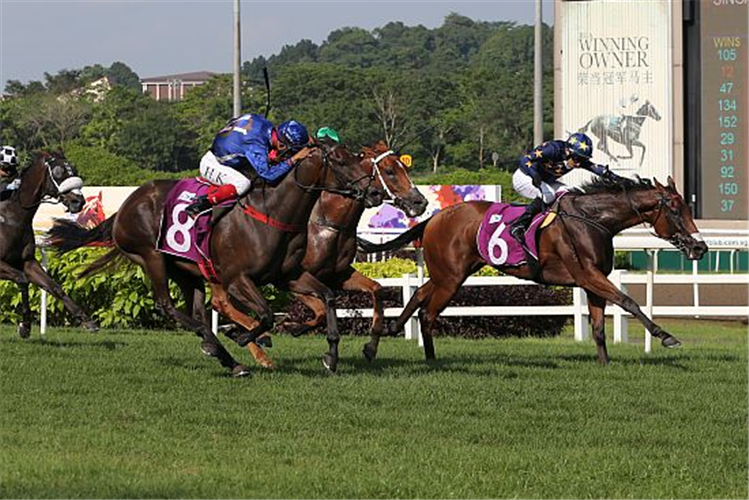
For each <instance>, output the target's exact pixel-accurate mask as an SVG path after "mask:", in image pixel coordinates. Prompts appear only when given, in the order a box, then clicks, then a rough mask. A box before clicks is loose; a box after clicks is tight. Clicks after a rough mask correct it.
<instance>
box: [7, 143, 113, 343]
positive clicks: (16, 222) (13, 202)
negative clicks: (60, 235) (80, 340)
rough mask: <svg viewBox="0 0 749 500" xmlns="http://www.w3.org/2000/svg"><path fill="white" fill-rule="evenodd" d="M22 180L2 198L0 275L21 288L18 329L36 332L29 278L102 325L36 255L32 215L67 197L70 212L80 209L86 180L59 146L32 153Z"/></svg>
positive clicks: (87, 323)
mask: <svg viewBox="0 0 749 500" xmlns="http://www.w3.org/2000/svg"><path fill="white" fill-rule="evenodd" d="M20 178H21V185H20V186H19V187H18V189H16V190H15V192H14V193H13V194H12V195H11V196H10V198H9V199H7V200H6V201H3V202H0V279H5V280H10V281H13V282H14V283H16V284H17V285H18V288H19V289H20V291H21V321H20V322H19V323H18V334H19V335H20V336H21V337H22V338H28V337H29V335H30V334H31V306H30V304H29V283H33V284H35V285H37V286H39V287H41V288H42V289H44V290H46V291H47V292H48V293H50V294H51V295H52V296H53V297H56V298H57V299H58V300H60V301H62V304H63V305H64V306H65V309H67V311H68V312H69V313H70V314H71V315H72V316H73V317H74V318H75V319H76V320H77V321H78V322H79V323H81V324H82V325H83V327H84V328H85V329H86V330H89V331H96V330H98V329H99V328H98V326H97V325H96V323H95V322H94V321H92V320H91V319H90V318H89V317H88V316H87V315H86V313H85V312H83V310H82V309H81V308H80V307H79V306H78V305H77V304H76V303H75V302H73V300H72V299H71V298H70V297H68V295H67V294H66V293H65V291H64V290H63V289H62V287H61V286H60V285H58V284H57V283H56V282H55V281H54V280H53V279H52V278H51V277H50V275H49V274H47V271H45V270H44V268H43V267H42V266H41V264H40V263H39V261H38V260H37V259H36V241H35V238H34V228H33V221H34V216H35V215H36V212H37V210H38V209H39V205H41V204H42V203H50V202H51V200H55V201H56V202H60V203H62V204H63V205H64V206H65V208H66V210H67V211H68V212H70V213H78V212H80V211H81V209H82V208H83V205H84V203H85V201H86V200H85V199H84V197H83V194H82V193H81V189H80V188H81V187H82V186H83V181H82V180H81V178H80V177H78V175H77V173H76V171H75V169H74V168H73V166H72V165H71V164H70V163H68V161H67V160H66V159H65V155H64V154H63V153H62V152H60V151H44V152H40V153H36V154H34V155H33V159H32V164H31V166H29V167H27V168H25V169H24V170H23V171H21V173H20Z"/></svg>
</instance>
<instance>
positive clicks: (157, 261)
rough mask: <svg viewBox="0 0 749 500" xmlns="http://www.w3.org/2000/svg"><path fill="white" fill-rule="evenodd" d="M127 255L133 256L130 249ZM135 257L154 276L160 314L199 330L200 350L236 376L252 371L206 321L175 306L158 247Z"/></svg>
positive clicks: (155, 300)
mask: <svg viewBox="0 0 749 500" xmlns="http://www.w3.org/2000/svg"><path fill="white" fill-rule="evenodd" d="M126 255H128V256H130V254H129V253H127V252H126ZM132 260H134V261H136V262H138V263H140V264H141V265H142V266H143V269H144V270H145V271H146V274H148V277H149V278H150V279H151V290H152V292H153V298H154V302H155V304H156V309H157V310H158V311H159V312H160V313H161V314H163V315H165V316H167V317H169V318H172V319H174V320H175V321H177V322H178V323H179V324H181V325H183V326H184V327H186V328H187V329H189V330H192V331H194V332H195V333H197V334H198V336H200V337H201V338H202V339H203V342H202V344H201V345H200V348H201V350H202V351H203V352H204V353H205V354H207V355H209V356H212V357H215V358H218V361H219V363H221V366H223V367H225V368H228V369H229V370H231V371H232V374H233V375H234V376H236V377H240V376H244V375H248V374H249V370H248V369H247V367H246V366H244V365H241V364H239V363H237V362H236V361H235V360H234V358H233V357H232V356H231V354H229V351H227V350H226V349H225V348H224V346H223V345H221V342H219V340H218V339H217V338H216V336H215V335H214V334H213V332H212V331H211V329H210V328H209V327H208V325H207V324H205V323H201V322H200V321H197V320H195V319H193V318H192V317H190V316H188V315H187V314H185V313H183V312H181V311H179V310H177V308H176V307H175V306H174V302H173V301H172V298H171V296H170V295H169V283H168V281H167V275H166V264H165V262H164V257H163V255H162V254H160V253H159V252H157V251H156V250H153V249H149V250H147V251H146V252H145V253H144V254H141V255H138V257H137V258H132Z"/></svg>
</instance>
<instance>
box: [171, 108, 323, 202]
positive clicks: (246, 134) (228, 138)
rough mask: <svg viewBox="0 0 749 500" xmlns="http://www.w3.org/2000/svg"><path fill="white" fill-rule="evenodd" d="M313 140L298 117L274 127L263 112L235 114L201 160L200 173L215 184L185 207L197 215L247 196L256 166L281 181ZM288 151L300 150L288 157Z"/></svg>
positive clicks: (261, 173)
mask: <svg viewBox="0 0 749 500" xmlns="http://www.w3.org/2000/svg"><path fill="white" fill-rule="evenodd" d="M309 141H310V138H309V134H308V133H307V129H306V128H305V127H304V125H302V124H301V123H299V122H297V121H295V120H289V121H285V122H283V123H281V124H280V125H279V126H278V127H274V126H273V124H272V123H271V122H270V121H268V120H267V119H266V118H265V117H264V116H263V115H256V114H246V115H242V116H240V117H239V118H233V119H232V120H231V121H230V122H229V123H228V124H227V125H226V126H225V127H224V128H223V129H221V130H220V131H219V133H218V135H217V136H216V138H215V139H214V140H213V145H212V146H211V149H210V151H208V152H207V153H206V154H205V155H204V156H203V158H202V159H201V160H200V175H202V176H203V177H204V178H205V179H207V180H209V181H210V182H211V183H213V184H214V185H215V186H213V187H212V188H211V190H209V191H208V194H207V195H204V196H200V197H198V198H196V199H195V201H194V202H193V203H192V204H190V205H189V206H188V207H187V208H186V209H185V210H186V211H187V213H188V214H189V215H191V216H193V217H194V216H196V215H198V214H200V213H201V212H203V211H205V210H208V209H210V208H211V207H213V206H214V205H218V204H219V203H222V202H224V201H228V200H235V199H237V198H239V197H240V196H244V195H245V194H247V193H248V192H249V191H250V188H251V187H252V182H251V181H250V179H249V177H248V175H250V174H251V172H252V171H253V170H254V171H255V172H256V173H257V174H258V175H259V176H260V177H261V178H262V179H264V180H265V181H267V182H275V181H277V180H278V179H279V178H281V177H282V176H283V175H284V174H286V173H287V172H288V171H289V170H291V168H292V167H293V166H294V163H295V162H296V161H297V160H298V159H299V158H298V157H297V155H298V151H299V150H301V149H302V148H304V146H306V145H307V144H308V143H309ZM288 153H297V154H295V155H294V156H292V157H291V158H286V159H285V158H284V157H285V156H288Z"/></svg>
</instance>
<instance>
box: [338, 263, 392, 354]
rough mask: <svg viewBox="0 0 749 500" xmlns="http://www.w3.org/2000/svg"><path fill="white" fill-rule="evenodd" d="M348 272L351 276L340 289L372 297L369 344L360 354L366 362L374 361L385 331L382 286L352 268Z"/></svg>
mask: <svg viewBox="0 0 749 500" xmlns="http://www.w3.org/2000/svg"><path fill="white" fill-rule="evenodd" d="M350 271H351V275H350V276H349V277H348V279H346V281H344V282H342V283H341V288H343V289H344V290H355V291H362V292H369V294H370V295H371V296H372V326H371V327H370V330H369V334H370V339H369V343H368V344H365V345H364V349H363V350H362V352H363V354H364V357H365V358H367V361H374V359H375V358H376V357H377V348H378V346H379V344H380V337H382V335H383V334H384V330H385V323H384V320H385V313H384V311H383V308H384V307H383V301H382V285H380V284H379V283H377V282H376V281H375V280H373V279H370V278H367V277H366V276H364V275H363V274H362V273H360V272H359V271H357V270H356V269H354V268H353V267H351V268H350Z"/></svg>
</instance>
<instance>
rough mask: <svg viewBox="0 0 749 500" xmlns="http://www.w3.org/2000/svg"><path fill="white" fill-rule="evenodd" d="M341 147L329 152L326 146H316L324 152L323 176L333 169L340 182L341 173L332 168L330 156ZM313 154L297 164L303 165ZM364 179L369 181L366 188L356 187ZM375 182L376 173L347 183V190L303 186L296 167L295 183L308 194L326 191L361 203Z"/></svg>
mask: <svg viewBox="0 0 749 500" xmlns="http://www.w3.org/2000/svg"><path fill="white" fill-rule="evenodd" d="M339 146H340V145H339V144H336V145H335V146H333V147H332V148H330V150H329V151H325V146H323V145H316V148H319V149H321V150H322V151H321V157H322V162H323V168H322V171H321V174H323V175H324V173H325V171H326V170H327V169H331V171H332V172H333V175H334V176H335V177H336V179H338V180H339V181H340V180H341V177H340V175H339V173H338V172H337V171H336V169H334V168H333V167H331V166H330V159H329V158H328V156H329V155H330V154H331V153H332V152H333V151H334V150H335V149H336V148H337V147H339ZM311 154H312V153H311V152H310V153H309V154H308V155H307V156H305V157H304V158H302V159H300V160H299V161H298V162H297V164H298V163H301V162H302V161H304V160H306V159H307V158H309V156H310V155H311ZM364 179H367V181H368V182H367V185H366V187H365V188H364V189H361V188H358V187H356V185H357V184H358V183H359V182H361V181H362V180H364ZM373 180H374V173H372V174H369V175H363V176H361V177H359V178H358V179H354V180H352V181H349V182H347V183H345V185H346V186H347V189H337V188H329V187H325V186H314V185H305V184H302V183H301V182H300V181H299V169H298V168H297V167H296V165H295V166H294V182H295V183H296V185H297V186H298V187H299V188H300V189H303V190H305V191H307V192H315V191H320V192H322V191H325V192H328V193H333V194H338V195H341V196H345V197H347V198H353V199H355V200H357V201H361V200H362V199H364V197H365V196H366V195H367V191H368V190H369V188H370V186H371V185H372V181H373Z"/></svg>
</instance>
